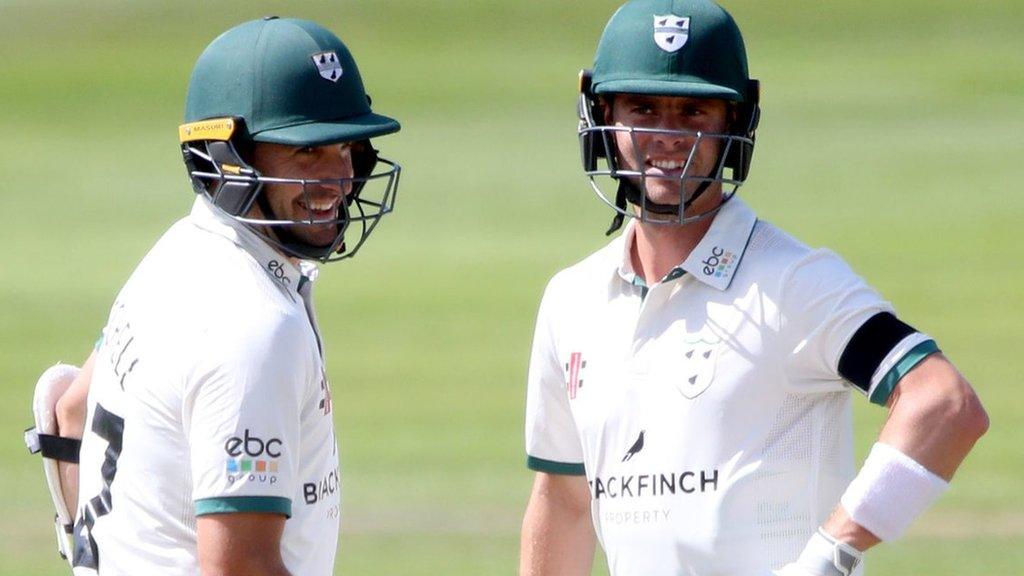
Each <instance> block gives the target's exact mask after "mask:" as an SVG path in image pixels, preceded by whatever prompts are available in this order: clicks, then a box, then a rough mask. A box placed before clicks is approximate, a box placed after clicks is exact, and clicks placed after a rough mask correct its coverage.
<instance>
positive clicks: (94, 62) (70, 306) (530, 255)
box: [0, 0, 1024, 576]
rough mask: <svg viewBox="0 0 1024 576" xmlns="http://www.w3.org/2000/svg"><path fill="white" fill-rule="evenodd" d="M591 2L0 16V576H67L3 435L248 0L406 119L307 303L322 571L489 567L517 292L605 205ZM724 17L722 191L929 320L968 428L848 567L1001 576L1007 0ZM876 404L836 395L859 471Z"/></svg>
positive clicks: (140, 211)
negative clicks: (332, 52)
mask: <svg viewBox="0 0 1024 576" xmlns="http://www.w3.org/2000/svg"><path fill="white" fill-rule="evenodd" d="M617 3H618V1H617V0H615V1H609V0H597V1H587V2H583V1H558V2H518V3H509V2H504V3H500V2H493V1H485V0H450V1H446V2H417V1H413V0H396V1H391V2H383V1H370V0H350V1H346V2H324V1H313V0H306V1H292V2H288V3H287V4H286V7H281V6H278V5H277V4H276V3H273V2H265V1H248V2H241V1H231V2H217V3H213V2H209V3H200V2H197V1H194V0H189V1H178V2H170V1H168V2H153V1H148V2H140V1H129V0H91V1H89V2H73V1H71V0H63V1H58V0H41V1H28V0H13V1H12V0H0V133H2V134H3V136H4V137H3V138H2V139H0V215H2V216H0V218H2V222H3V225H2V227H0V230H2V232H0V238H2V239H3V241H2V242H0V262H2V276H0V302H2V304H3V313H2V314H0V379H2V381H3V383H4V385H3V387H2V388H0V422H2V423H3V424H2V426H0V463H2V464H0V466H2V470H3V473H2V474H0V493H2V494H4V499H3V502H4V504H3V508H2V514H0V557H2V558H3V559H4V561H3V562H0V575H2V576H7V575H12V576H13V575H19V576H21V575H26V574H28V575H60V574H65V573H66V570H65V569H64V568H63V566H62V564H61V562H60V561H59V559H58V558H57V557H56V555H55V553H54V552H53V542H52V528H51V527H50V524H49V521H48V516H49V514H50V513H49V506H50V504H49V499H48V496H47V494H46V491H45V488H44V486H43V483H42V482H43V480H42V474H41V470H40V469H39V465H38V462H37V461H36V460H35V459H33V458H30V457H28V456H27V454H26V453H25V450H24V447H23V445H22V443H21V430H22V429H23V428H24V427H25V426H26V425H28V424H29V421H30V415H29V405H30V398H31V387H32V383H33V382H34V381H35V378H36V376H37V375H38V374H39V372H40V371H41V370H42V369H43V368H44V367H46V366H47V365H49V364H50V363H52V362H54V361H56V360H60V359H63V360H66V361H74V362H78V361H81V360H82V359H83V357H84V356H85V355H86V354H87V352H88V349H89V346H90V344H91V342H93V340H94V339H95V337H96V335H97V334H98V332H99V330H100V328H101V327H102V325H103V323H104V321H105V319H106V315H107V311H108V308H109V306H110V303H111V302H112V300H113V297H114V295H115V293H116V291H117V289H118V288H119V287H120V286H121V284H122V283H123V282H124V280H125V279H126V278H127V276H128V275H129V273H130V272H131V270H132V269H133V267H134V266H135V264H136V263H137V262H138V260H139V259H140V258H141V257H142V256H143V254H145V252H146V250H147V249H148V248H149V246H150V245H151V244H152V243H153V241H154V240H155V238H156V237H157V236H158V235H159V234H160V233H161V232H162V231H163V230H164V229H165V228H166V227H167V226H168V225H169V224H170V223H171V222H172V221H174V220H175V219H176V218H178V217H179V216H180V215H182V214H184V213H185V211H186V210H187V209H188V207H189V205H190V203H191V201H192V198H191V196H192V194H191V192H190V191H189V190H190V189H189V187H188V184H187V182H186V180H185V178H184V168H183V167H182V165H181V162H180V155H179V153H178V149H177V142H176V127H177V124H178V122H179V120H180V116H181V110H182V103H183V98H184V93H185V87H186V82H187V78H188V73H189V71H190V69H191V66H192V63H193V61H194V60H195V58H196V56H198V54H199V52H200V51H201V50H202V48H203V47H204V46H205V45H206V44H207V43H208V42H209V41H210V40H211V39H212V38H213V37H214V36H216V35H217V34H219V33H220V32H221V31H223V30H224V29H226V28H228V27H229V26H231V25H233V24H234V23H237V22H240V21H243V20H246V19H250V18H253V17H257V16H261V15H264V14H271V13H280V14H281V15H294V16H301V17H307V18H312V19H315V20H318V21H320V22H321V23H323V24H325V25H328V26H329V27H330V28H332V29H333V30H335V31H337V32H338V33H339V35H341V36H342V38H344V39H345V40H346V42H347V43H348V44H349V46H350V47H351V48H352V50H353V52H354V53H355V55H356V57H357V60H358V62H359V64H360V68H361V71H362V73H363V77H364V80H365V82H366V84H367V86H368V89H369V91H370V93H371V94H372V95H373V100H374V106H375V108H376V109H378V110H379V111H381V112H384V113H387V114H391V115H394V116H397V117H398V118H399V119H400V120H401V121H402V123H403V126H404V129H403V131H402V132H401V133H400V134H399V135H397V136H391V137H387V138H383V139H380V140H379V141H378V142H377V145H378V147H379V148H380V149H381V150H382V151H383V152H384V153H385V155H388V156H390V157H393V158H395V159H397V160H398V161H399V162H401V163H402V165H403V167H404V168H405V173H404V174H403V179H402V187H401V190H400V191H399V198H398V204H397V212H396V213H395V214H394V215H393V216H390V217H388V218H387V219H386V221H385V222H384V223H383V224H382V226H381V228H380V229H379V230H378V232H377V233H376V235H375V237H374V238H373V240H372V241H371V242H370V243H369V244H368V245H367V246H366V247H365V248H364V249H363V251H362V252H361V254H360V257H359V258H357V259H356V260H353V261H351V262H345V263H342V264H338V265H332V266H328V267H327V268H326V269H325V270H324V273H323V274H322V276H321V279H322V282H320V283H319V288H318V291H319V292H318V294H319V295H318V298H319V314H320V324H321V326H322V327H323V332H324V337H325V339H326V344H327V347H328V350H329V354H328V359H329V372H330V376H331V378H332V381H333V385H334V394H335V398H336V404H335V405H336V407H337V408H336V412H335V413H336V422H337V429H338V435H339V441H340V444H341V447H342V458H343V464H342V465H343V469H344V472H343V485H344V507H343V509H344V513H343V528H342V530H343V533H342V541H341V546H340V553H339V555H338V573H339V574H375V575H376V574H380V575H385V574H403V575H417V574H419V575H435V574H452V575H457V574H466V575H468V574H474V575H478V574H511V573H514V572H515V566H516V558H517V553H518V530H519V522H520V517H521V513H522V509H523V506H524V504H525V501H526V498H527V495H528V490H529V485H530V481H531V474H530V473H529V472H528V471H527V470H526V468H525V466H524V454H523V448H522V419H523V417H522V410H523V402H524V396H525V385H524V381H525V372H526V363H527V356H528V351H529V343H530V337H531V333H532V324H533V320H534V315H535V311H536V306H537V303H538V299H539V297H540V293H541V290H542V288H543V286H544V283H545V282H546V280H547V278H548V277H549V276H550V275H551V274H553V273H554V272H555V271H556V270H557V269H559V268H560V267H563V266H565V265H568V264H570V263H572V262H574V261H576V260H578V259H579V258H581V257H582V256H583V255H585V254H586V253H588V252H589V251H591V250H593V249H596V248H597V247H599V246H601V245H602V244H603V243H604V242H605V239H604V237H603V236H602V232H603V230H604V228H605V227H606V225H607V223H608V219H609V218H610V214H609V213H608V212H607V211H606V209H605V208H604V206H603V205H601V204H600V203H599V202H598V201H596V200H595V199H594V198H592V197H591V192H590V191H589V188H588V187H587V186H586V184H585V180H584V178H583V176H582V175H581V173H580V170H579V166H578V150H577V144H576V134H575V124H576V120H575V116H574V105H575V101H574V98H575V88H576V73H577V71H578V69H579V68H581V67H583V66H589V64H590V61H591V58H592V54H593V49H594V46H595V44H596V41H597V38H598V36H599V34H600V32H601V29H602V27H603V24H604V22H605V20H606V19H607V17H608V16H609V15H610V14H611V12H612V11H613V9H614V7H615V6H616V5H617ZM727 6H728V7H729V8H730V10H731V11H732V13H733V14H734V16H735V17H736V19H737V20H738V22H739V23H740V25H741V28H742V29H743V31H744V33H745V37H746V39H747V44H748V51H749V53H750V62H751V71H752V73H753V74H754V75H755V76H757V77H759V78H760V79H761V80H762V82H763V85H764V102H763V107H764V118H763V121H762V126H761V130H760V132H759V135H758V147H757V154H756V159H755V162H754V171H753V175H752V178H751V180H750V181H749V183H748V185H747V186H746V187H744V188H743V190H742V192H741V193H742V194H744V196H745V197H746V198H747V199H748V201H749V202H750V203H752V204H753V205H754V206H755V208H757V209H758V211H759V213H760V215H761V216H762V217H763V218H766V219H769V220H772V221H773V222H775V223H777V224H779V225H781V226H783V227H784V228H787V229H788V230H790V231H791V232H793V233H794V234H795V235H797V236H798V237H800V238H802V239H803V240H804V241H806V242H808V243H809V244H812V245H827V246H830V247H832V248H833V249H835V250H836V251H838V252H839V253H841V254H842V255H844V256H845V257H846V258H847V259H848V261H850V263H851V264H852V265H853V266H854V268H855V269H856V270H858V271H859V272H860V273H861V274H863V275H864V276H866V277H867V278H868V279H869V280H870V281H871V282H872V283H873V284H874V285H875V286H876V287H878V288H879V289H880V290H881V291H882V292H883V293H884V294H886V295H887V296H888V297H889V298H890V299H891V300H892V301H893V302H894V303H895V304H896V306H897V307H898V309H899V310H900V311H901V315H902V316H903V317H904V318H906V319H908V320H909V321H910V322H911V323H913V324H916V325H918V326H921V327H923V328H925V329H926V330H927V331H928V332H930V333H931V334H932V335H934V336H935V337H936V338H937V339H938V340H939V342H940V344H941V345H942V346H943V348H944V350H945V352H946V354H947V355H948V356H950V357H951V358H952V359H953V360H954V361H955V362H956V363H957V364H958V366H959V367H960V368H961V370H962V371H963V372H964V373H965V374H966V375H967V376H968V377H969V378H970V379H971V380H972V382H974V384H975V385H976V387H977V388H978V389H979V391H980V393H981V396H982V399H983V400H984V401H985V403H986V405H987V407H988V409H989V411H990V415H991V418H992V430H991V432H990V433H989V435H988V436H987V437H985V438H984V439H983V440H982V443H981V444H980V445H979V446H978V448H977V450H976V451H975V453H974V454H972V456H971V457H970V458H969V459H968V461H967V463H966V465H965V466H964V468H963V469H962V470H961V472H960V473H959V474H958V476H957V478H956V481H955V484H954V488H953V489H952V490H951V491H950V493H949V494H948V496H947V497H946V498H944V499H943V500H942V501H941V502H940V504H939V505H937V506H936V507H935V509H934V510H932V511H931V512H929V513H928V514H927V515H926V516H925V517H924V518H923V519H922V520H921V521H920V522H918V524H917V525H916V526H915V528H914V529H913V530H912V531H911V533H910V534H909V535H908V536H907V537H906V538H904V539H903V540H902V541H900V542H896V543H893V544H889V545H885V546H882V547H880V548H879V549H877V550H876V551H873V552H872V553H871V554H870V562H871V568H872V570H871V574H872V575H873V576H887V575H892V576H895V575H900V576H904V575H908V574H910V575H914V574H928V575H929V576H942V575H954V574H956V575H960V574H972V575H1000V576H1003V575H1005V576H1014V575H1020V574H1024V549H1022V548H1021V546H1020V543H1021V542H1022V541H1024V501H1022V498H1021V488H1022V481H1021V475H1022V473H1024V449H1022V445H1024V443H1022V442H1021V440H1022V437H1021V432H1020V429H1021V424H1022V423H1024V395H1022V394H1021V393H1020V391H1019V386H1018V384H1019V381H1020V379H1021V377H1022V375H1024V360H1022V358H1021V354H1020V353H1019V351H1018V347H1019V346H1020V343H1021V342H1024V265H1022V264H1021V262H1022V258H1024V247H1022V245H1024V237H1022V234H1021V232H1020V227H1021V223H1022V222H1024V196H1022V195H1021V194H1020V193H1019V189H1020V187H1021V182H1022V181H1024V162H1022V161H1021V158H1022V157H1024V36H1022V35H1021V31H1020V25H1021V23H1022V22H1024V4H1022V3H1021V2H1020V1H1019V0H991V1H988V2H983V3H969V4H965V3H963V2H957V1H953V0H933V1H924V0H908V1H902V2H880V1H878V0H868V1H862V2H827V3H825V2H817V1H812V0H734V1H732V2H728V3H727ZM883 417H884V413H883V412H882V411H880V410H878V409H873V408H871V407H868V406H867V403H866V402H865V403H862V405H860V406H858V412H857V421H858V448H859V450H860V453H861V454H863V453H864V451H865V449H866V447H867V446H869V445H870V442H871V439H872V437H873V434H874V431H875V430H877V428H878V426H879V425H880V424H881V422H882V419H883ZM597 565H598V568H596V569H595V573H598V574H604V573H606V572H605V570H604V568H603V566H601V563H600V560H598V562H597Z"/></svg>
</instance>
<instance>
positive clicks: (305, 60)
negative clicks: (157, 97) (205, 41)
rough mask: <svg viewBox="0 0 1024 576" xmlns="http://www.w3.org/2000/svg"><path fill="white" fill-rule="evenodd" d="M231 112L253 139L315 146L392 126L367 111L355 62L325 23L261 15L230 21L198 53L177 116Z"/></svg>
mask: <svg viewBox="0 0 1024 576" xmlns="http://www.w3.org/2000/svg"><path fill="white" fill-rule="evenodd" d="M222 117H235V118H241V119H243V120H244V121H245V128H246V129H247V132H248V134H247V137H248V138H249V139H251V140H255V141H257V142H271V143H276V144H287V145H293V146H296V145H299V146H320V145H326V144H334V143H338V142H347V141H353V140H365V139H368V138H372V137H375V136H382V135H384V134H391V133H393V132H398V130H399V128H400V126H399V124H398V122H397V121H396V120H394V119H392V118H388V117H386V116H382V115H379V114H374V113H373V111H372V110H371V109H370V101H369V99H368V98H367V96H366V92H365V90H364V88H363V80H362V78H361V77H360V75H359V69H358V68H357V67H356V63H355V60H353V58H352V54H351V53H350V52H349V50H348V48H347V47H346V46H345V44H344V43H342V41H341V40H339V39H338V37H337V36H335V35H334V34H333V33H331V32H330V31H329V30H327V29H326V28H323V27H322V26H320V25H318V24H316V23H314V22H310V21H308V20H298V19H294V18H276V17H267V18H264V19H262V20H253V21H250V22H246V23H244V24H240V25H238V26H235V27H234V28H232V29H230V30H228V31H227V32H225V33H223V34H221V35H220V36H219V37H217V38H216V39H215V40H214V41H213V42H211V43H210V45H209V46H208V47H207V48H206V50H205V51H204V52H203V53H202V55H201V56H200V57H199V60H198V61H197V62H196V65H195V68H194V69H193V71H192V78H191V80H190V81H189V88H188V96H187V97H186V100H185V122H186V123H188V122H197V121H200V120H206V119H209V118H222Z"/></svg>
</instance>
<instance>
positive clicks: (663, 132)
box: [653, 120, 697, 151]
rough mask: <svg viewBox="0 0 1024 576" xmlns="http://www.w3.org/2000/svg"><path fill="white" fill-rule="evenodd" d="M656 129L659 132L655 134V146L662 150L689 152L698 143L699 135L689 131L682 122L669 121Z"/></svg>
mask: <svg viewBox="0 0 1024 576" xmlns="http://www.w3.org/2000/svg"><path fill="white" fill-rule="evenodd" d="M656 129H657V130H658V132H655V133H654V134H653V140H654V145H655V146H656V147H657V148H658V149H661V150H667V151H677V150H689V149H691V148H693V145H694V143H695V142H696V141H697V133H696V132H693V131H692V130H689V129H687V127H686V125H685V124H684V123H682V122H676V121H671V120H667V121H665V122H662V123H661V124H659V125H658V126H657V128H656Z"/></svg>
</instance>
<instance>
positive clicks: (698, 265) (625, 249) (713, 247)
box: [614, 197, 757, 290]
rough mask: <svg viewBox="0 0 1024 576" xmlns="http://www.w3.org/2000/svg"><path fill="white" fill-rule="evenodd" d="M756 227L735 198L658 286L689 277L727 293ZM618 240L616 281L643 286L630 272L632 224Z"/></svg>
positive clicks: (750, 214)
mask: <svg viewBox="0 0 1024 576" xmlns="http://www.w3.org/2000/svg"><path fill="white" fill-rule="evenodd" d="M756 223H757V216H756V215H755V214H754V211H753V210H752V209H751V208H750V206H747V204H746V203H745V202H743V200H742V199H740V198H739V197H734V198H732V199H730V200H729V201H728V202H726V203H725V205H723V206H722V208H721V209H720V210H719V211H718V213H717V214H715V216H714V220H712V222H711V227H710V228H708V231H707V233H705V234H704V237H703V238H701V240H700V242H699V243H697V246H696V247H695V248H694V249H693V251H692V252H690V255H689V256H687V258H686V260H683V262H682V263H681V264H679V265H678V266H676V267H675V268H673V269H672V270H670V271H669V273H668V274H666V275H665V278H663V279H662V282H665V281H668V280H675V279H676V278H678V277H680V276H682V275H683V273H689V274H691V275H693V276H694V277H695V278H697V279H698V280H700V281H701V282H703V283H705V284H707V285H708V286H711V287H713V288H716V289H718V290H725V289H727V288H728V287H729V284H730V283H731V282H732V279H733V276H735V275H736V270H738V269H739V266H740V261H741V260H743V256H744V254H746V251H747V244H748V243H749V242H750V236H751V234H753V232H754V224H756ZM620 238H621V239H622V243H621V249H619V250H615V251H614V252H616V253H618V254H619V257H620V260H619V261H618V262H617V273H618V275H619V277H621V278H622V279H623V280H625V281H626V282H629V283H631V284H633V285H636V286H645V283H644V281H643V278H642V277H640V276H639V275H638V274H637V273H636V271H635V270H633V258H632V249H633V243H634V242H635V241H636V221H635V220H631V221H630V222H629V224H628V225H627V226H626V230H625V231H624V232H623V233H622V236H620Z"/></svg>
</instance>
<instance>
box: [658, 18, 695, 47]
mask: <svg viewBox="0 0 1024 576" xmlns="http://www.w3.org/2000/svg"><path fill="white" fill-rule="evenodd" d="M689 37H690V17H689V16H676V15H675V14H665V15H664V16H660V15H657V14H655V15H654V43H655V44H657V45H658V48H661V49H662V50H664V51H665V52H677V51H679V49H680V48H682V47H683V46H685V45H686V40H687V39H689Z"/></svg>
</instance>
